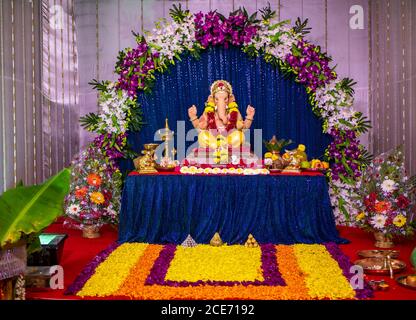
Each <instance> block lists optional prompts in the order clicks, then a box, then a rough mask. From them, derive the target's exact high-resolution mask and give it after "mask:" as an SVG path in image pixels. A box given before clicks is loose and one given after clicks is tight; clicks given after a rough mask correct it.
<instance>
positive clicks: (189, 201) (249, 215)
mask: <svg viewBox="0 0 416 320" xmlns="http://www.w3.org/2000/svg"><path fill="white" fill-rule="evenodd" d="M216 232H219V233H220V236H221V238H222V239H223V241H224V242H226V243H228V244H242V243H244V242H245V241H246V239H247V237H248V235H249V234H250V233H251V234H252V235H253V236H254V238H255V239H256V240H257V241H258V242H259V243H274V244H293V243H325V242H336V243H348V241H347V240H345V239H342V238H340V237H339V234H338V231H337V229H336V227H335V220H334V216H333V213H332V208H331V203H330V199H329V195H328V184H327V182H326V179H325V177H324V176H303V175H299V176H286V175H256V176H231V175H228V176H215V175H212V176H203V175H180V174H176V175H162V174H157V175H130V176H128V177H127V179H126V181H125V185H124V190H123V195H122V203H121V212H120V225H119V241H121V242H146V243H160V244H164V243H174V244H180V243H182V241H183V240H184V239H185V238H186V237H187V235H188V234H190V235H191V236H192V237H193V238H194V239H195V241H196V242H197V243H209V241H210V239H211V238H212V236H213V235H214V234H215V233H216Z"/></svg>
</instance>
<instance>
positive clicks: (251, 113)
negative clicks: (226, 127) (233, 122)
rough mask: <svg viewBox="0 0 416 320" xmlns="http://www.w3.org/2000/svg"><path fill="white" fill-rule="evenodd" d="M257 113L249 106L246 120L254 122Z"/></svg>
mask: <svg viewBox="0 0 416 320" xmlns="http://www.w3.org/2000/svg"><path fill="white" fill-rule="evenodd" d="M255 113H256V109H254V108H253V107H252V106H250V105H248V107H247V110H246V119H249V120H253V118H254V114H255Z"/></svg>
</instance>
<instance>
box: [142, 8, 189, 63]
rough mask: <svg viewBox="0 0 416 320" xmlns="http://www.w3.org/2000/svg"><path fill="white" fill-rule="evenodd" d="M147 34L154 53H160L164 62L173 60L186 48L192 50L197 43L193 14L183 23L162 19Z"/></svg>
mask: <svg viewBox="0 0 416 320" xmlns="http://www.w3.org/2000/svg"><path fill="white" fill-rule="evenodd" d="M146 34H147V43H148V44H149V46H150V48H151V51H152V53H153V54H156V53H158V54H159V55H160V57H161V61H162V62H163V60H164V59H167V60H169V61H173V59H174V57H175V56H177V55H179V54H181V53H182V52H183V51H184V50H186V49H187V50H189V51H192V50H193V49H194V47H195V45H196V43H197V41H196V39H195V23H194V20H193V16H192V15H190V16H188V17H186V18H185V19H184V21H183V22H182V23H177V22H175V21H172V22H168V21H167V20H166V19H161V20H160V21H159V22H158V23H156V28H155V29H153V32H152V33H149V32H146Z"/></svg>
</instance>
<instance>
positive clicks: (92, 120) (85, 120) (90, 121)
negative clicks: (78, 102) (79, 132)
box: [79, 112, 100, 132]
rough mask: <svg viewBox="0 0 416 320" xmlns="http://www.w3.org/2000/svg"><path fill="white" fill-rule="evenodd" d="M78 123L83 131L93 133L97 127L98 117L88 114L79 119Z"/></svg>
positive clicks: (91, 113)
mask: <svg viewBox="0 0 416 320" xmlns="http://www.w3.org/2000/svg"><path fill="white" fill-rule="evenodd" d="M79 122H80V124H81V127H83V128H84V129H85V130H87V131H90V132H95V131H96V130H97V129H98V127H99V124H100V117H99V116H98V115H97V114H95V113H93V112H90V113H88V114H86V115H85V116H83V117H81V118H80V119H79Z"/></svg>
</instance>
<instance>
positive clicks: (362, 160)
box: [359, 146, 374, 167]
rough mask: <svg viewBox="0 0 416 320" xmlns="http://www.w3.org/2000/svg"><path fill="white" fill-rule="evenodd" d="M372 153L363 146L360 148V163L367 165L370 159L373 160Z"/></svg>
mask: <svg viewBox="0 0 416 320" xmlns="http://www.w3.org/2000/svg"><path fill="white" fill-rule="evenodd" d="M373 158H374V157H373V155H372V154H371V153H370V152H368V150H366V149H365V148H364V147H363V146H362V148H361V156H360V159H359V160H360V163H361V165H362V166H365V167H367V166H369V165H370V163H371V161H372V160H373Z"/></svg>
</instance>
